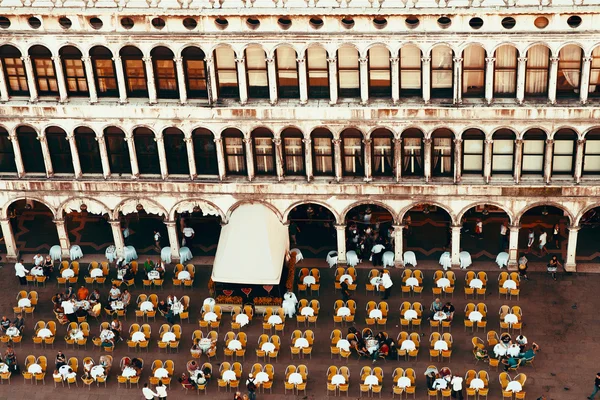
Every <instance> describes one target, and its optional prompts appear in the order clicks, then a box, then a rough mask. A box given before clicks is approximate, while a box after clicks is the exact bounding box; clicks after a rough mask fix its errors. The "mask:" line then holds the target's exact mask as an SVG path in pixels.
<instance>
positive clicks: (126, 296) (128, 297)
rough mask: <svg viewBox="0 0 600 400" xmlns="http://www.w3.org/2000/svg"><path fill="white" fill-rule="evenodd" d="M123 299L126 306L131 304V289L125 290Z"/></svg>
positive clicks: (122, 294)
mask: <svg viewBox="0 0 600 400" xmlns="http://www.w3.org/2000/svg"><path fill="white" fill-rule="evenodd" d="M121 301H122V302H123V305H124V306H125V307H127V306H128V305H129V303H130V302H131V293H129V290H127V289H125V290H123V293H121Z"/></svg>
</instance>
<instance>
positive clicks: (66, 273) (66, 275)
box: [61, 268, 75, 279]
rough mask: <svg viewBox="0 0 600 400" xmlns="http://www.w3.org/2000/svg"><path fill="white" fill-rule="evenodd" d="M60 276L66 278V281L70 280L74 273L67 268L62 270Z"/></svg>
mask: <svg viewBox="0 0 600 400" xmlns="http://www.w3.org/2000/svg"><path fill="white" fill-rule="evenodd" d="M61 275H62V277H63V278H67V279H68V278H72V277H74V276H75V271H73V270H72V269H70V268H67V269H65V270H63V272H62V274H61Z"/></svg>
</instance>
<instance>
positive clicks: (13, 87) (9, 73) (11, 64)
mask: <svg viewBox="0 0 600 400" xmlns="http://www.w3.org/2000/svg"><path fill="white" fill-rule="evenodd" d="M0 57H1V58H2V65H3V67H4V70H3V71H2V73H3V74H4V80H5V81H6V86H7V88H8V94H9V95H10V96H29V86H28V85H27V73H26V72H25V66H24V65H23V60H21V51H19V49H17V48H16V47H14V46H11V45H8V44H6V45H4V46H0Z"/></svg>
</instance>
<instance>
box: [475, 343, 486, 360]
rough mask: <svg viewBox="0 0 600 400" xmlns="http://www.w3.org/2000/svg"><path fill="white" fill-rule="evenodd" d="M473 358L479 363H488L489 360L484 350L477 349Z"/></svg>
mask: <svg viewBox="0 0 600 400" xmlns="http://www.w3.org/2000/svg"><path fill="white" fill-rule="evenodd" d="M475 358H477V359H478V360H480V361H484V362H488V361H489V359H490V356H489V355H488V352H487V350H486V349H482V348H480V347H477V349H476V350H475Z"/></svg>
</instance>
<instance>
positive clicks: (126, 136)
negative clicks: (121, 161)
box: [125, 132, 133, 142]
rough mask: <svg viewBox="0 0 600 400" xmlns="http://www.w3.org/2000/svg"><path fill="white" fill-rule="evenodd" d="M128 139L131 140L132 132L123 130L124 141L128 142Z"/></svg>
mask: <svg viewBox="0 0 600 400" xmlns="http://www.w3.org/2000/svg"><path fill="white" fill-rule="evenodd" d="M130 140H133V133H132V132H125V141H126V142H129V141H130Z"/></svg>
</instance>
